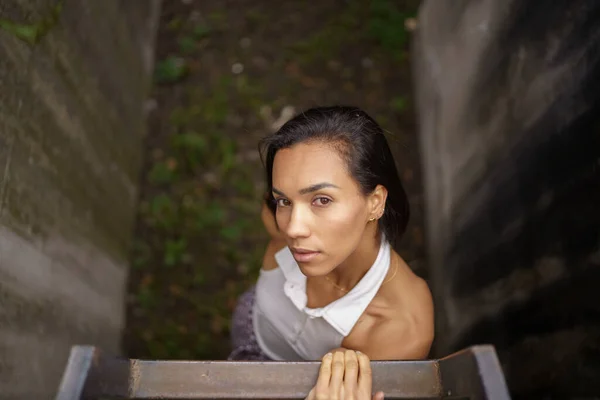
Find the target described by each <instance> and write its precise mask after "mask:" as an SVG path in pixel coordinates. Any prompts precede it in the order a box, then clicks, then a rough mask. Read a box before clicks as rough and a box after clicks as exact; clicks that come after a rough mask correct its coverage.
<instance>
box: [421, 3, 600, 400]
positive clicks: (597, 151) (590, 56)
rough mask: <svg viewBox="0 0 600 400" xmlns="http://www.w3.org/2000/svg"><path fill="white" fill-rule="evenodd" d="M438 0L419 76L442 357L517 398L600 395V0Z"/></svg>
mask: <svg viewBox="0 0 600 400" xmlns="http://www.w3.org/2000/svg"><path fill="white" fill-rule="evenodd" d="M451 4H452V5H450V2H437V1H432V0H428V1H425V2H424V3H423V4H422V7H421V10H420V14H419V30H418V33H417V35H416V37H415V41H414V43H413V45H414V52H415V61H414V62H415V64H414V70H415V79H416V92H417V96H418V103H419V104H418V107H419V125H420V141H421V151H422V154H423V155H422V157H423V168H424V184H425V192H426V199H427V206H426V216H427V226H428V229H427V230H428V246H429V248H428V256H429V261H430V268H431V270H430V272H429V274H430V277H431V283H432V288H433V291H434V293H435V297H436V306H437V328H438V332H437V339H436V341H437V347H436V354H435V356H441V355H445V354H448V353H450V352H452V351H454V350H457V349H459V348H462V347H465V346H468V345H470V344H474V343H492V344H494V345H496V347H497V350H498V353H499V356H500V359H501V361H502V363H503V367H504V369H505V372H506V374H507V380H508V383H509V385H510V387H511V390H512V391H513V395H514V397H515V398H541V397H542V396H547V397H545V398H554V397H553V396H556V398H564V397H565V396H571V397H572V396H592V395H597V394H598V393H600V381H599V380H598V379H597V377H598V376H600V301H598V295H597V293H598V285H600V63H599V61H600V25H599V24H598V21H600V3H598V2H597V1H594V0H577V1H571V2H569V7H568V8H565V7H563V6H559V4H558V3H556V4H555V3H548V4H545V5H544V8H541V7H540V4H539V2H535V1H533V0H510V1H503V2H498V1H495V0H483V1H482V0H477V1H475V0H463V1H460V2H452V3H451Z"/></svg>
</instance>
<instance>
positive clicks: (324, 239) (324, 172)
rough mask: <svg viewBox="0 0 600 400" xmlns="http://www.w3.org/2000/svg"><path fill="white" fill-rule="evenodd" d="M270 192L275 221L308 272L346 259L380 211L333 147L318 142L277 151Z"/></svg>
mask: <svg viewBox="0 0 600 400" xmlns="http://www.w3.org/2000/svg"><path fill="white" fill-rule="evenodd" d="M273 196H274V197H275V200H276V201H277V210H276V219H277V224H278V226H279V228H280V230H281V233H282V234H283V236H284V237H285V240H286V242H287V245H288V246H289V248H290V250H291V251H292V254H293V255H294V258H295V259H296V261H297V262H298V265H299V266H300V268H301V270H302V272H303V273H304V275H306V276H320V275H325V274H327V273H329V272H331V271H332V270H333V269H334V268H336V267H337V266H338V265H340V264H341V263H342V262H344V260H346V258H347V257H348V256H350V255H351V254H352V253H353V252H354V250H355V249H356V248H357V246H358V245H359V243H360V242H361V240H362V239H363V236H364V234H365V228H366V226H367V223H368V221H369V219H370V218H371V217H373V216H377V215H374V213H377V212H378V211H377V210H375V208H376V206H377V204H374V202H373V201H372V199H371V198H370V197H369V196H364V195H363V194H362V193H361V191H360V188H359V186H358V184H357V183H356V181H355V180H354V179H353V177H352V176H351V175H350V174H349V173H348V171H347V168H346V163H345V162H344V161H343V160H342V158H341V157H340V156H339V155H338V153H337V151H336V150H335V149H334V148H333V147H332V146H330V145H326V144H324V143H320V142H314V143H299V144H296V145H294V146H292V147H291V148H286V149H282V150H279V151H278V152H277V153H276V155H275V159H274V163H273Z"/></svg>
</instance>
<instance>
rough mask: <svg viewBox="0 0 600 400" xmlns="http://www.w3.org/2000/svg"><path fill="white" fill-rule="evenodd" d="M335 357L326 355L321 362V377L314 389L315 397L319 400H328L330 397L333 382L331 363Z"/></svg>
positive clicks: (329, 354)
mask: <svg viewBox="0 0 600 400" xmlns="http://www.w3.org/2000/svg"><path fill="white" fill-rule="evenodd" d="M332 359H333V355H332V354H331V353H327V354H325V356H323V359H322V360H321V368H319V377H318V378H317V384H316V385H315V387H314V389H313V390H314V395H315V397H316V398H317V399H326V398H327V397H328V396H329V382H330V380H331V363H332Z"/></svg>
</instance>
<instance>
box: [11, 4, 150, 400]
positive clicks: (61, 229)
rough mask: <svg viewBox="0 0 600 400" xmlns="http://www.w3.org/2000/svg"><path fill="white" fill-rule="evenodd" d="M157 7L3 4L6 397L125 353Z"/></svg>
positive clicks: (36, 394)
mask: <svg viewBox="0 0 600 400" xmlns="http://www.w3.org/2000/svg"><path fill="white" fill-rule="evenodd" d="M158 7H159V1H156V0H153V1H150V0H148V1H145V0H105V1H79V0H65V1H60V0H0V398H24V399H25V398H26V399H43V398H52V397H53V395H54V393H55V390H56V388H57V385H58V383H59V380H60V378H61V374H62V371H63V368H64V365H65V362H66V359H67V357H68V354H69V348H70V346H71V345H72V344H75V343H93V344H97V345H100V346H102V347H103V348H105V349H107V350H108V351H112V352H118V351H119V350H120V335H121V328H122V327H123V323H124V295H125V293H124V288H125V281H126V276H127V252H128V245H129V241H130V236H131V231H132V223H133V217H134V207H135V202H136V193H137V181H138V168H139V165H140V157H141V151H142V146H141V141H142V137H143V134H144V131H145V126H144V123H145V119H144V118H145V116H144V100H145V98H146V93H147V90H148V86H149V78H150V75H151V69H152V54H153V42H154V33H155V25H156V21H157V17H158Z"/></svg>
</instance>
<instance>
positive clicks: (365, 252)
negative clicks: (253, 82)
mask: <svg viewBox="0 0 600 400" xmlns="http://www.w3.org/2000/svg"><path fill="white" fill-rule="evenodd" d="M261 150H262V152H261V154H262V155H263V160H264V162H265V168H266V176H267V186H268V192H267V199H266V202H265V205H264V207H263V220H264V221H265V225H266V227H267V230H268V231H269V232H270V233H271V237H272V238H271V241H270V243H269V244H268V246H267V249H266V252H265V256H264V260H263V266H262V269H261V271H260V276H259V278H258V281H257V283H256V286H255V287H253V288H251V289H250V290H249V291H248V292H246V293H245V294H244V295H243V296H242V297H241V298H240V301H239V303H238V305H237V308H236V310H235V312H234V316H233V326H232V341H233V347H234V350H233V352H232V353H231V355H230V357H229V359H231V360H286V361H293V360H319V359H321V358H322V357H323V355H324V354H326V353H328V352H331V351H333V350H335V349H340V348H344V349H352V350H356V351H360V352H362V353H364V354H366V355H367V356H368V357H369V358H370V359H371V360H384V359H386V360H390V359H393V360H408V359H423V358H426V357H427V355H428V353H429V349H430V346H431V343H432V340H433V328H434V327H433V304H432V298H431V294H430V292H429V288H428V287H427V284H426V283H425V282H424V281H423V280H422V279H420V278H419V277H417V276H416V275H415V274H414V273H413V272H412V271H411V269H410V268H409V267H408V265H407V264H406V263H405V262H404V261H403V260H402V258H401V257H400V256H399V255H398V254H397V253H396V252H395V251H394V250H393V249H392V246H391V243H394V242H395V241H396V239H398V238H399V237H400V236H401V235H402V234H403V232H404V230H405V228H406V224H407V222H408V217H409V207H408V201H407V197H406V194H405V192H404V189H403V187H402V184H401V183H400V179H399V178H398V173H397V170H396V166H395V164H394V159H393V157H392V154H391V151H390V149H389V146H388V143H387V141H386V139H385V136H384V134H383V131H382V129H381V128H380V127H379V125H378V124H377V123H376V122H375V121H374V120H373V119H372V118H371V117H370V116H368V115H367V114H366V113H365V112H364V111H362V110H360V109H358V108H355V107H341V106H336V107H320V108H313V109H310V110H307V111H305V112H303V113H301V114H299V115H298V116H296V117H294V118H293V119H292V120H290V121H288V122H287V123H286V124H285V125H284V126H283V127H282V128H281V129H280V130H279V131H278V132H276V133H275V134H273V135H272V136H269V137H267V138H265V139H264V140H263V141H262V142H261Z"/></svg>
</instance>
